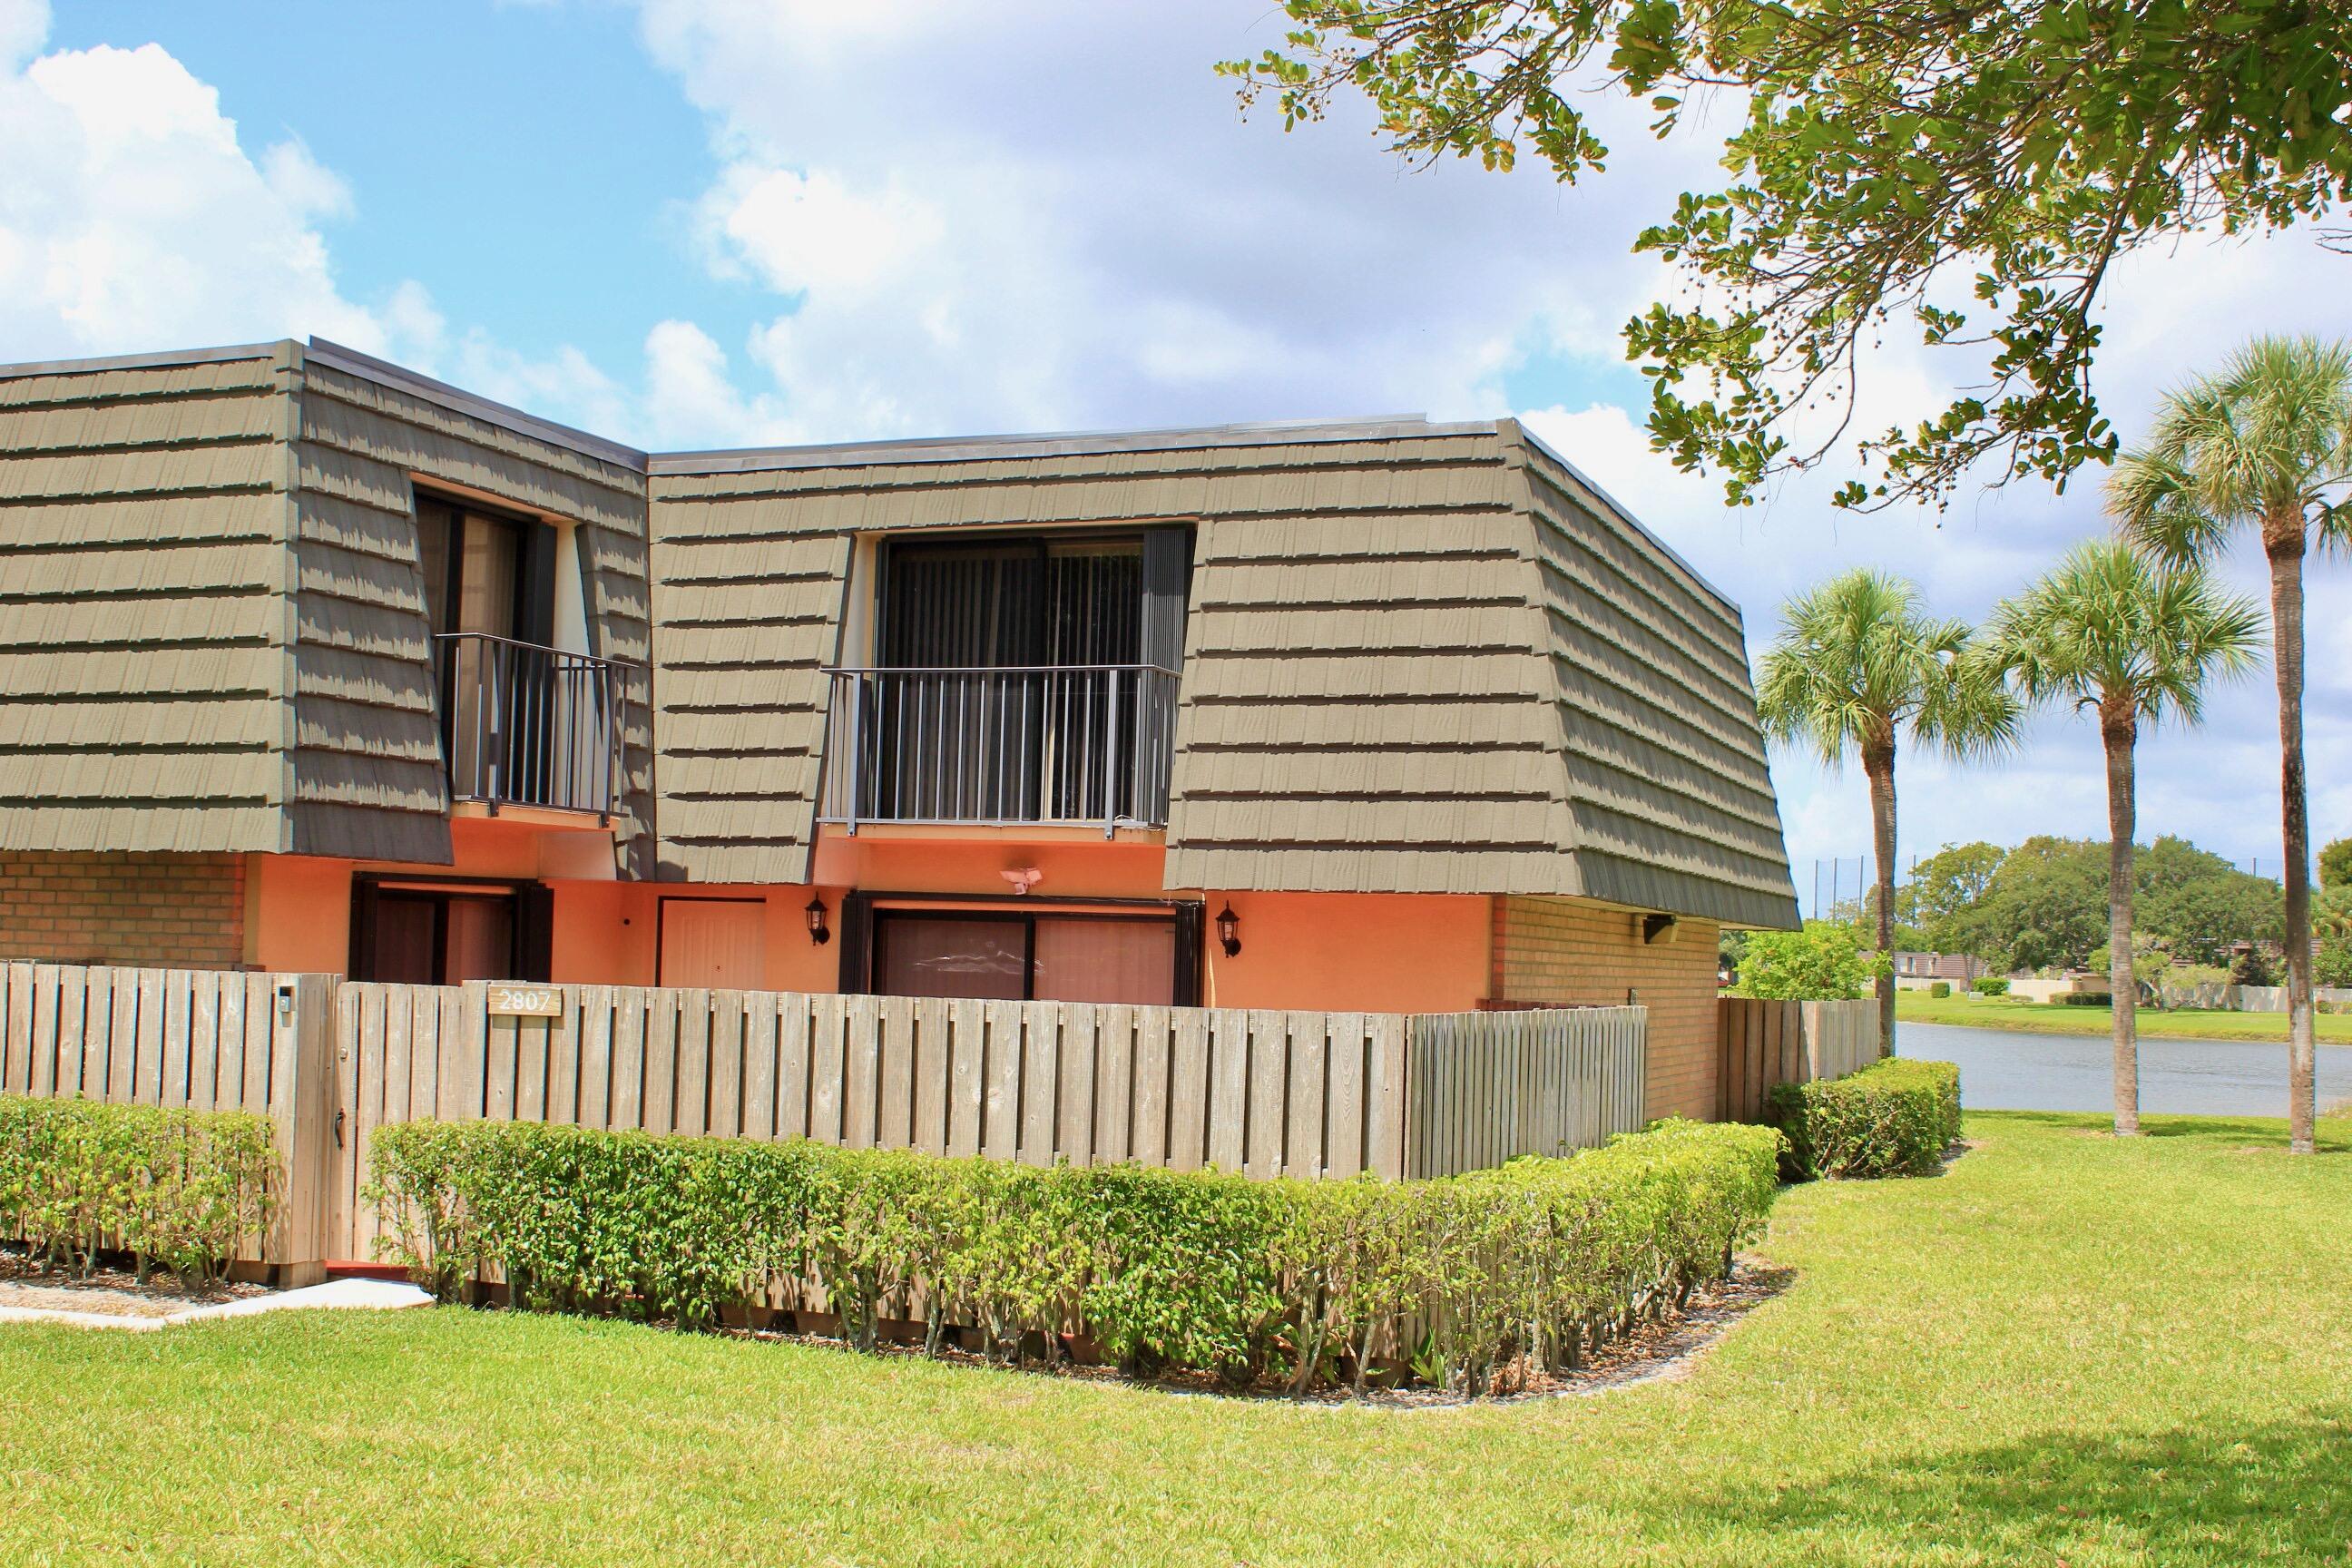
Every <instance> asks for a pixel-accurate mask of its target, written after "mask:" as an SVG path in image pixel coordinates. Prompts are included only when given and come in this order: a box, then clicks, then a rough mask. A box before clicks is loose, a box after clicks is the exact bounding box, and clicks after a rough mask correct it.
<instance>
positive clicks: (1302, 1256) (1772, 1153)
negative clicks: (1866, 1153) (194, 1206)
mask: <svg viewBox="0 0 2352 1568" xmlns="http://www.w3.org/2000/svg"><path fill="white" fill-rule="evenodd" d="M1780 1149H1781V1140H1780V1134H1779V1133H1778V1132H1775V1131H1772V1130H1770V1129H1769V1128H1759V1127H1733V1126H1700V1125H1698V1124H1696V1123H1690V1122H1672V1121H1669V1122H1661V1123H1659V1124H1658V1125H1657V1126H1655V1127H1654V1128H1652V1129H1650V1130H1649V1131H1644V1132H1640V1133H1633V1134H1627V1135H1625V1136H1622V1137H1620V1138H1618V1139H1616V1140H1615V1141H1614V1142H1612V1143H1610V1144H1609V1145H1608V1146H1607V1147H1606V1148H1602V1149H1596V1150H1591V1151H1588V1152H1584V1153H1580V1154H1577V1155H1574V1156H1572V1157H1570V1158H1568V1159H1560V1160H1542V1159H1527V1160H1517V1161H1514V1162H1512V1163H1510V1164H1508V1165H1507V1166H1505V1167H1503V1168H1501V1169H1499V1170H1494V1171H1481V1172H1477V1173H1472V1174H1468V1175H1463V1176H1455V1177H1449V1178H1445V1179H1442V1180H1436V1181H1425V1182H1381V1181H1377V1180H1374V1179H1371V1178H1370V1177H1360V1178H1356V1179H1353V1180H1348V1181H1326V1182H1307V1181H1289V1180H1284V1181H1253V1180H1250V1179H1247V1178H1244V1177H1241V1176H1234V1175H1226V1174H1223V1173H1218V1172H1214V1171H1206V1172H1176V1171H1167V1170H1160V1169H1155V1168H1148V1167H1142V1166H1137V1165H1131V1164H1126V1165H1106V1166H1070V1165H1055V1166H1050V1167H1044V1168H1040V1167H1037V1166H1032V1165H1023V1164H1013V1163H1008V1162H1003V1161H995V1160H983V1159H962V1160H951V1159H942V1158H940V1157H938V1156H935V1155H928V1154H918V1153H911V1152H898V1151H879V1150H845V1149H836V1148H833V1147H831V1146H829V1145H825V1144H820V1143H811V1142H782V1143H770V1142H755V1141H751V1140H744V1139H724V1138H686V1137H658V1136H654V1135H651V1134H646V1133H636V1132H600V1131H583V1130H580V1129H576V1128H567V1127H552V1126H546V1125H542V1124H538V1123H530V1122H493V1121H476V1122H465V1123H459V1124H454V1125H445V1124H440V1123H435V1122H425V1121H417V1122H408V1123H404V1124H399V1125H395V1126H391V1127H386V1128H383V1129H382V1130H381V1131H378V1133H377V1134H376V1137H375V1142H374V1144H373V1172H374V1173H373V1178H372V1180H371V1184H370V1186H369V1189H368V1193H367V1196H368V1198H369V1199H370V1201H372V1202H373V1203H374V1204H375V1205H377V1208H378V1210H379V1212H380V1213H381V1214H382V1215H383V1219H384V1222H385V1227H386V1237H385V1240H384V1241H383V1243H382V1244H381V1246H382V1247H383V1252H384V1255H385V1256H386V1257H389V1258H395V1259H397V1260H399V1261H401V1262H403V1263H404V1264H405V1265H406V1266H407V1267H408V1268H409V1269H410V1271H411V1273H412V1275H413V1276H414V1277H415V1279H417V1280H418V1282H419V1283H421V1284H424V1285H426V1286H428V1287H430V1288H431V1289H434V1290H435V1291H436V1293H438V1294H439V1295H441V1296H442V1297H444V1298H445V1299H448V1298H453V1297H456V1296H457V1295H459V1294H462V1293H463V1292H464V1291H465V1289H467V1286H468V1283H469V1282H470V1281H471V1280H472V1279H475V1278H476V1277H477V1276H478V1275H481V1276H485V1277H487V1276H489V1275H493V1274H494V1275H496V1276H498V1277H501V1278H503V1279H505V1280H506V1282H507V1284H508V1286H509V1293H510V1299H511V1300H513V1302H514V1303H515V1304H516V1305H518V1306H521V1307H527V1308H538V1309H542V1310H544V1309H556V1310H565V1309H569V1310H582V1309H588V1308H604V1309H606V1310H618V1311H622V1312H625V1313H629V1314H633V1315H636V1316H641V1317H647V1318H662V1319H674V1320H676V1321H678V1322H680V1323H682V1324H686V1325H688V1326H701V1325H709V1324H710V1323H712V1322H714V1321H717V1320H718V1319H719V1316H720V1314H721V1313H722V1312H723V1311H725V1310H727V1309H729V1308H730V1307H735V1306H749V1305H753V1304H758V1303H761V1302H764V1301H767V1300H771V1299H774V1298H776V1297H779V1296H780V1297H781V1299H782V1300H784V1301H786V1302H787V1303H790V1304H793V1305H795V1306H796V1307H798V1308H800V1309H803V1310H824V1311H829V1312H831V1313H833V1314H835V1318H836V1320H837V1321H838V1324H839V1331H840V1334H841V1336H842V1338H844V1339H845V1340H846V1341H847V1342H850V1343H851V1344H853V1345H856V1346H858V1347H859V1348H862V1349H871V1348H872V1347H873V1346H874V1345H875V1344H876V1343H877V1340H878V1338H879V1331H880V1326H881V1325H882V1323H883V1322H885V1321H887V1320H890V1319H893V1318H896V1319H900V1320H905V1319H909V1318H912V1317H914V1316H915V1315H916V1313H917V1312H918V1311H920V1312H921V1313H922V1314H924V1322H925V1328H926V1335H925V1339H926V1343H927V1345H928V1347H929V1348H930V1349H931V1350H934V1351H936V1350H938V1349H940V1347H941V1346H942V1345H943V1344H944V1343H945V1342H946V1341H947V1336H948V1332H949V1331H950V1329H952V1328H963V1329H969V1330H971V1331H974V1332H975V1333H976V1335H977V1338H978V1341H979V1345H980V1348H981V1349H982V1351H983V1352H985V1353H987V1354H988V1355H990V1356H991V1357H992V1358H994V1359H997V1360H1000V1361H1006V1362H1013V1361H1021V1360H1024V1359H1026V1358H1028V1357H1030V1356H1031V1355H1033V1354H1042V1355H1044V1356H1045V1357H1047V1358H1048V1359H1051V1358H1054V1357H1055V1356H1057V1355H1059V1354H1060V1353H1062V1350H1063V1346H1064V1343H1065V1336H1070V1335H1084V1336H1086V1337H1087V1339H1089V1340H1091V1341H1092V1342H1093V1343H1094V1345H1095V1346H1096V1347H1097V1349H1098V1350H1099V1352H1101V1354H1102V1355H1103V1356H1104V1358H1105V1359H1107V1360H1109V1361H1113V1362H1116V1363H1118V1364H1119V1365H1121V1366H1122V1367H1125V1368H1126V1369H1128V1370H1129V1371H1130V1372H1136V1373H1152V1372H1157V1371H1160V1370H1182V1371H1192V1372H1204V1373H1216V1374H1218V1375H1220V1376H1223V1377H1224V1378H1226V1379H1229V1380H1232V1381H1235V1382H1243V1381H1268V1380H1276V1381H1279V1382H1281V1383H1284V1384H1287V1385H1289V1386H1290V1387H1292V1388H1295V1389H1298V1390H1305V1389H1307V1388H1310V1387H1314V1386H1317V1385H1318V1384H1328V1383H1330V1382H1332V1381H1334V1380H1336V1379H1339V1378H1341V1377H1343V1376H1349V1375H1352V1377H1353V1378H1354V1380H1355V1382H1356V1383H1357V1384H1358V1386H1361V1385H1362V1384H1363V1383H1364V1381H1365V1380H1366V1379H1367V1377H1368V1376H1370V1374H1371V1373H1372V1370H1373V1368H1374V1365H1375V1363H1376V1362H1377V1361H1379V1360H1381V1359H1382V1356H1383V1352H1388V1353H1389V1355H1390V1356H1391V1358H1393V1357H1395V1356H1398V1355H1402V1356H1403V1357H1406V1358H1409V1359H1410V1361H1411V1362H1412V1365H1413V1366H1414V1367H1415V1368H1416V1369H1417V1371H1418V1373H1419V1374H1420V1375H1422V1376H1423V1377H1424V1378H1425V1379H1426V1380H1427V1381H1429V1382H1432V1383H1435V1384H1443V1385H1445V1386H1450V1387H1454V1388H1459V1389H1464V1390H1466V1391H1471V1392H1485V1391H1486V1390H1487V1389H1488V1388H1490V1387H1491V1386H1493V1385H1494V1384H1495V1382H1496V1376H1497V1373H1498V1372H1500V1371H1501V1369H1504V1368H1507V1367H1512V1366H1515V1365H1516V1366H1519V1367H1521V1368H1524V1367H1526V1366H1528V1365H1530V1364H1540V1365H1544V1366H1550V1367H1557V1366H1562V1365H1570V1364H1573V1363H1576V1362H1577V1361H1578V1360H1579V1359H1580V1357H1581V1356H1582V1355H1583V1354H1585V1353H1586V1352H1588V1351H1589V1350H1590V1349H1591V1348H1592V1347H1594V1346H1596V1345H1599V1344H1601V1343H1605V1342H1608V1341H1609V1340H1611V1339H1613V1338H1615V1337H1617V1336H1618V1335H1620V1334H1622V1333H1623V1332H1624V1331H1626V1330H1627V1329H1628V1328H1630V1327H1631V1326H1632V1324H1633V1323H1634V1322H1635V1321H1640V1320H1642V1319H1643V1318H1645V1317H1654V1316H1656V1315H1658V1314H1660V1313H1663V1312H1664V1310H1666V1309H1667V1308H1668V1307H1669V1306H1670V1305H1675V1304H1679V1302H1680V1301H1681V1300H1683V1299H1684V1298H1685V1296H1686V1295H1687V1294H1688V1293H1689V1291H1690V1290H1691V1289H1692V1288H1693V1287H1695V1286H1696V1285H1698V1284H1700V1283H1702V1282H1704V1281H1706V1280H1708V1279H1715V1278H1718V1277H1720V1276H1721V1275H1722V1274H1723V1273H1724V1272H1725V1271H1726V1270H1727V1268H1729V1266H1730V1259H1731V1254H1732V1252H1733V1250H1734V1249H1735V1248H1736V1247H1738V1245H1739V1243H1740V1242H1741V1241H1742V1240H1743V1239H1745V1238H1746V1237H1748V1236H1750V1235H1751V1234H1752V1233H1754V1232H1755V1231H1756V1229H1757V1228H1758V1227H1759V1226H1761V1225H1762V1223H1763V1221H1764V1218H1765V1216H1766V1215H1767V1213H1768V1212H1769V1208H1770V1206H1771V1202H1772V1196H1773V1194H1774V1191H1775V1187H1776V1182H1775V1169H1776V1166H1777V1163H1778V1161H1779V1158H1780ZM1350 1369H1351V1370H1350Z"/></svg>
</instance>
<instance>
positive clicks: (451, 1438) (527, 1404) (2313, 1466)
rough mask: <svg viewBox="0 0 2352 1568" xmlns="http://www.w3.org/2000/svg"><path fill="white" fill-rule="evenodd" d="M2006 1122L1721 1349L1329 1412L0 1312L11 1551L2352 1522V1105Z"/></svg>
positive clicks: (1916, 1538)
mask: <svg viewBox="0 0 2352 1568" xmlns="http://www.w3.org/2000/svg"><path fill="white" fill-rule="evenodd" d="M2097 1124H2098V1119H2097V1118H2095V1117H2081V1118H2066V1117H2047V1116H2030V1115H1984V1116H1978V1117H1974V1118H1971V1120H1970V1122H1969V1131H1970V1134H1971V1136H1972V1137H1974V1138H1975V1139H1977V1140H1979V1143H1980V1146H1979V1148H1978V1149H1977V1150H1976V1151H1975V1152H1972V1153H1971V1154H1969V1156H1968V1157H1967V1158H1966V1159H1965V1160H1963V1161H1962V1162H1960V1163H1959V1164H1958V1165H1957V1166H1956V1167H1955V1168H1954V1169H1953V1170H1952V1171H1951V1172H1950V1173H1948V1174H1946V1175H1944V1176H1942V1177H1938V1178H1935V1179H1930V1180H1925V1181H1913V1182H1887V1183H1879V1184H1838V1185H1817V1186H1812V1187H1809V1188H1805V1189H1801V1190H1799V1191H1795V1192H1792V1193H1790V1194H1787V1196H1786V1197H1785V1199H1784V1200H1783V1202H1782V1204H1781V1205H1780V1210H1779V1214H1778V1216H1777V1218H1776V1219H1775V1221H1774V1225H1773V1229H1772V1234H1771V1236H1770V1237H1769V1242H1768V1243H1767V1244H1766V1251H1767V1252H1768V1253H1769V1257H1770V1258H1772V1259H1773V1260H1774V1261H1775V1262H1777V1263H1779V1264H1782V1265H1785V1266H1788V1267H1790V1268H1794V1269H1795V1270H1796V1276H1797V1282H1796V1284H1795V1285H1794V1287H1793V1288H1792V1289H1790V1291H1789V1292H1788V1293H1787V1294H1785V1295H1783V1296H1781V1297H1780V1299H1779V1300H1775V1301H1773V1302H1771V1303H1769V1305H1767V1306H1765V1307H1764V1308H1762V1309H1761V1310H1759V1311H1758V1312H1757V1313H1756V1314H1755V1315H1754V1316H1752V1317H1750V1318H1749V1319H1748V1321H1746V1322H1745V1323H1744V1324H1742V1325H1741V1326H1740V1327H1739V1328H1738V1329H1737V1330H1736V1331H1734V1332H1733V1333H1732V1334H1731V1335H1730V1337H1729V1338H1728V1339H1727V1340H1726V1341H1725V1342H1723V1343H1721V1344H1720V1345H1718V1346H1717V1348H1716V1350H1715V1351H1714V1352H1712V1353H1711V1354H1710V1355H1708V1356H1707V1357H1706V1359H1705V1360H1704V1361H1702V1362H1701V1363H1699V1365H1698V1367H1697V1369H1696V1372H1695V1373H1694V1374H1693V1375H1692V1376H1690V1377H1689V1378H1688V1379H1687V1380H1686V1381H1684V1382H1681V1383H1675V1384H1649V1385H1645V1386H1641V1387H1636V1388H1631V1389H1623V1390H1620V1391H1617V1392H1615V1393H1612V1394H1602V1395H1600V1396H1597V1397H1590V1398H1580V1399H1568V1400H1554V1401H1546V1402H1539V1403H1535V1404H1530V1405H1516V1406H1503V1407H1495V1406H1489V1407H1485V1408H1474V1409H1453V1410H1437V1411H1422V1412H1405V1413H1400V1412H1393V1411H1388V1412H1382V1411H1369V1410H1361V1409H1341V1410H1330V1409H1300V1408H1296V1407H1292V1406H1288V1405H1282V1404H1278V1403H1277V1404H1242V1403H1234V1402H1226V1401H1219V1400H1210V1399H1201V1398H1185V1397H1177V1396H1171V1395H1168V1394H1158V1393H1153V1392H1149V1391H1143V1390H1137V1389H1130V1388H1121V1387H1105V1386H1099V1385H1091V1384H1076V1383H1069V1382H1057V1381H1052V1380H1048V1379H1045V1378H1042V1377H1035V1376H1028V1375H1021V1374H1013V1373H990V1372H983V1371H971V1370H959V1369H953V1368H949V1367H944V1366H940V1365H937V1364H932V1363H921V1362H915V1361H907V1360H896V1361H890V1362H887V1363H886V1362H872V1361H862V1360H859V1359H856V1358H855V1357H853V1356H850V1355H848V1354H846V1353H844V1352H834V1351H828V1350H819V1349H805V1348H798V1347H793V1346H784V1345H776V1344H755V1343H747V1342H736V1341H729V1340H721V1339H715V1338H694V1337H683V1336H679V1335H676V1334H672V1333H667V1332H664V1331H657V1330H652V1329H646V1328H640V1327H633V1326H629V1325H625V1324H622V1323H617V1322H605V1321H576V1320H567V1319H561V1318H534V1317H520V1316H509V1315H506V1314H500V1313H491V1312H474V1311H467V1310H459V1309H441V1310H431V1311H420V1312H410V1313H405V1314H391V1315H384V1316H380V1317H379V1316H362V1315H358V1314H353V1315H351V1316H334V1315H330V1314H323V1313H322V1314H318V1315H313V1316H304V1317H286V1318H278V1319H274V1320H269V1319H264V1320H253V1321H245V1322H235V1321H231V1322H222V1323H217V1324H207V1325H201V1326H196V1327H191V1328H183V1329H174V1330H170V1331H165V1332H163V1333H158V1334H147V1335H128V1334H122V1335H117V1334H101V1333H95V1332H90V1331H70V1330H61V1329H51V1328H46V1327H28V1326H23V1325H0V1497H5V1499H6V1500H7V1506H5V1508H0V1562H5V1563H10V1564H38V1563H95V1562H105V1563H129V1562H141V1563H164V1562H173V1563H178V1562H203V1563H311V1562H332V1563H632V1564H635V1563H653V1564H659V1565H662V1568H687V1565H689V1564H705V1563H709V1564H719V1563H725V1564H730V1565H731V1564H740V1563H1202V1564H1218V1565H1227V1564H1234V1563H1249V1564H1258V1565H1263V1564H1271V1563H1381V1564H1387V1563H1444V1564H1449V1565H1454V1568H1468V1565H1473V1564H1484V1563H1591V1564H1601V1563H1608V1564H1615V1563H1631V1562H1642V1563H1717V1564H1724V1565H1726V1568H1730V1565H1735V1564H1736V1565H1738V1568H1766V1565H1772V1564H1780V1563H1800V1564H1804V1565H1806V1568H1824V1565H1831V1564H1854V1565H1861V1564H1886V1563H1941V1564H1985V1563H2045V1564H2055V1563H2068V1564H2072V1565H2074V1568H2091V1565H2095V1564H2111V1563H2153V1564H2168V1565H2169V1564H2214V1565H2221V1564H2232V1565H2234V1564H2240V1563H2270V1562H2278V1563H2286V1562H2293V1563H2342V1562H2344V1561H2345V1559H2346V1555H2347V1549H2352V1268H2348V1267H2347V1225H2346V1218H2347V1215H2352V1123H2347V1122H2344V1121H2330V1122H2326V1123H2323V1139H2324V1142H2325V1143H2326V1148H2327V1150H2328V1152H2326V1153H2323V1154H2322V1155H2320V1156H2319V1157H2317V1158H2315V1159H2307V1160H2302V1161H2294V1160H2290V1159H2289V1158H2288V1157H2287V1156H2285V1155H2284V1153H2283V1152H2281V1150H2280V1144H2281V1142H2282V1129H2281V1127H2280V1125H2279V1124H2278V1123H2276V1122H2265V1121H2188V1120H2174V1119H2167V1118H2152V1119H2150V1126H2151V1129H2152V1131H2153V1132H2154V1133H2155V1135H2154V1136H2151V1137H2148V1138H2145V1139H2142V1140H2140V1141H2138V1142H2133V1143H2117V1142H2114V1141H2112V1140H2110V1139H2107V1138H2104V1137H2099V1136H2095V1135H2094V1134H2093V1129H2095V1127H2096V1126H2097Z"/></svg>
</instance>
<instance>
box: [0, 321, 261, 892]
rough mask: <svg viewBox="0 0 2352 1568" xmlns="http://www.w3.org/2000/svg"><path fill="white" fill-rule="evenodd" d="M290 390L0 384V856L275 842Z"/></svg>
mask: <svg viewBox="0 0 2352 1568" xmlns="http://www.w3.org/2000/svg"><path fill="white" fill-rule="evenodd" d="M290 377H291V361H290V354H289V353H287V352H285V351H284V350H282V349H264V350H255V351H250V352H249V353H243V354H240V355H238V356H236V357H231V358H226V359H223V360H218V361H212V362H205V361H198V362H196V363H180V364H154V365H146V366H121V367H116V368H110V369H107V368H76V367H72V366H64V367H53V368H49V369H34V370H31V371H28V372H24V373H17V374H6V375H0V848H6V849H15V850H85V849H104V850H121V851H139V852H149V851H180V852H187V851H218V852H236V851H245V850H257V849H260V850H268V849H278V848H282V847H285V844H284V834H283V815H282V812H281V810H280V805H281V802H282V799H283V794H284V789H283V785H284V772H283V763H282V756H281V754H280V751H279V748H280V744H281V740H282V734H283V728H284V726H283V720H282V700H283V696H284V689H285V672H286V658H285V639H286V623H285V617H284V615H283V613H282V604H283V600H282V591H283V586H284V581H285V562H286V552H287V530H288V513H289V506H288V498H287V488H286V472H287V470H286V463H285V456H284V454H285V447H284V439H283V437H284V432H285V430H286V428H287V427H288V425H289V421H290V418H291V414H290V395H291V382H290Z"/></svg>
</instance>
